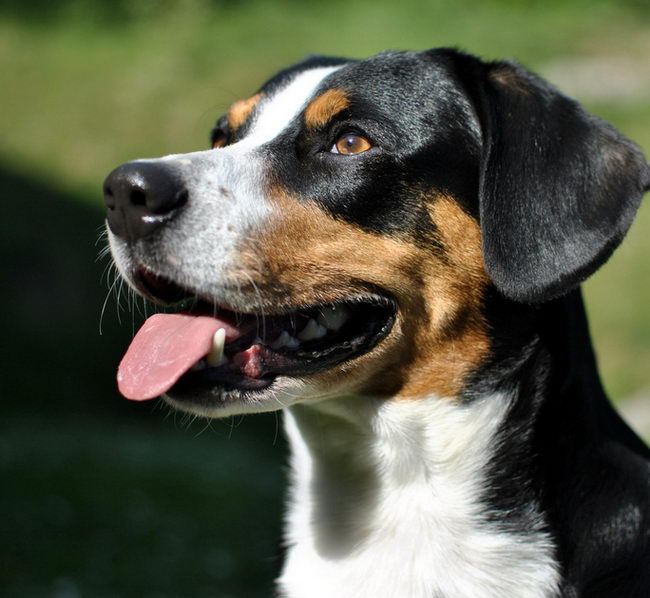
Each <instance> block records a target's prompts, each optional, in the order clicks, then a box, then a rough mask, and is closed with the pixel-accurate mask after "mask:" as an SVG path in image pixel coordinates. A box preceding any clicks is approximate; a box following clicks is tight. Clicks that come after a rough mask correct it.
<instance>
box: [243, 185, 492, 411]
mask: <svg viewBox="0 0 650 598" xmlns="http://www.w3.org/2000/svg"><path fill="white" fill-rule="evenodd" d="M273 198H274V199H273V203H274V204H275V205H274V208H275V209H274V212H275V213H276V214H277V215H278V216H277V217H276V218H275V219H274V220H273V221H272V222H271V223H270V226H269V228H268V229H267V232H266V233H265V234H264V235H263V236H262V238H259V239H258V240H257V242H256V243H255V246H250V247H247V248H243V251H242V258H243V260H244V263H243V265H244V266H245V267H246V268H247V270H248V271H256V274H257V276H256V277H257V278H258V279H257V280H256V282H258V284H259V286H260V287H261V288H262V289H263V292H265V293H273V294H275V295H276V298H277V301H278V302H279V303H282V302H284V304H288V305H291V304H293V305H297V304H298V305H299V304H305V303H306V304H309V303H314V302H319V301H326V302H329V301H334V300H336V299H340V298H344V297H349V295H350V294H351V293H354V292H355V291H356V292H363V291H364V290H365V289H364V286H363V284H362V283H361V282H360V281H362V282H365V283H369V284H374V285H377V286H379V287H381V288H384V289H386V290H388V291H389V292H390V293H392V294H393V296H394V297H395V298H396V299H397V301H398V303H399V305H400V311H399V317H398V320H397V322H396V324H395V326H394V328H393V330H392V332H391V333H390V335H389V336H388V337H387V338H386V339H385V340H384V341H383V342H382V343H381V344H380V345H379V346H378V347H377V348H375V349H374V350H373V351H371V352H369V353H368V354H366V355H364V356H362V357H360V358H358V359H357V360H355V361H354V362H351V363H349V364H343V365H342V366H340V367H338V368H334V369H333V370H331V371H328V372H324V373H321V374H318V375H315V376H313V377H311V380H312V382H314V383H316V384H317V385H318V386H319V387H320V388H323V389H324V390H325V391H327V392H328V393H330V392H331V393H337V392H361V393H367V394H372V395H378V396H386V397H389V396H390V397H394V398H397V399H414V398H419V397H423V396H427V395H431V394H434V393H435V394H437V395H438V396H443V397H455V396H457V395H458V393H459V392H460V390H461V389H462V387H463V384H464V382H465V380H466V378H467V376H468V374H469V373H470V372H471V371H472V370H473V369H474V368H476V366H477V365H478V364H479V363H480V362H481V361H482V359H484V357H485V356H486V354H487V352H488V350H489V343H488V338H487V333H486V325H485V322H484V320H483V317H482V315H481V298H482V291H483V288H484V286H485V284H486V280H487V278H486V276H485V273H484V270H483V267H482V259H481V250H480V233H479V232H478V226H477V225H476V223H475V222H474V220H473V219H472V218H471V217H469V216H467V215H465V214H464V213H463V212H462V211H461V210H460V209H459V208H458V207H457V206H456V203H455V202H454V201H453V200H451V199H447V198H437V199H436V200H435V201H434V202H433V204H432V208H431V215H432V218H433V219H434V220H435V221H436V223H437V225H438V229H439V231H440V234H441V237H442V242H443V243H444V245H445V246H446V247H448V248H449V250H448V255H447V256H446V259H443V258H441V257H439V256H436V254H435V253H434V252H432V251H430V250H429V249H428V248H426V247H418V246H417V245H416V244H414V243H412V242H407V241H404V240H400V239H395V238H390V237H384V236H381V235H374V234H371V233H366V232H364V231H362V230H360V229H358V228H357V227H355V226H353V225H351V224H347V223H345V222H340V221H337V220H334V219H333V218H332V217H330V216H329V215H327V214H326V213H324V212H323V211H322V210H321V209H319V208H318V207H316V206H315V205H313V204H306V203H301V202H299V201H298V200H296V199H295V198H292V197H290V196H289V195H288V194H286V193H283V192H282V191H278V190H275V191H274V193H273ZM247 255H248V256H249V258H250V264H247V263H246V256H247ZM260 260H261V262H262V263H260Z"/></svg>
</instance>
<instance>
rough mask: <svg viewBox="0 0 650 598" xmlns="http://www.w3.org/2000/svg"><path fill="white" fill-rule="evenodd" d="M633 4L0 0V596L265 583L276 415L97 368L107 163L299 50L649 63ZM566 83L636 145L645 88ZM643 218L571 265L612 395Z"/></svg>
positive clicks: (271, 539) (123, 325)
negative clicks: (443, 49)
mask: <svg viewBox="0 0 650 598" xmlns="http://www.w3.org/2000/svg"><path fill="white" fill-rule="evenodd" d="M30 6H31V7H32V8H34V7H36V11H33V12H29V11H27V12H25V11H26V10H27V9H26V7H30ZM644 6H645V5H644V3H643V2H635V1H634V0H628V1H626V2H618V3H613V2H608V1H605V0H590V1H587V0H577V1H573V2H570V1H560V0H546V1H545V2H538V1H530V2H515V1H514V0H487V1H482V2H479V1H478V0H461V1H457V2H451V1H448V0H433V1H426V2H425V1H424V0H421V1H413V0H409V1H404V2H400V3H399V4H398V5H397V4H395V3H393V2H389V0H359V1H355V2H354V3H351V2H344V1H343V0H332V1H331V2H328V3H326V4H325V3H321V2H312V3H305V2H298V1H297V0H296V1H290V0H284V1H269V2H262V1H261V0H239V1H237V2H219V1H217V0H177V1H172V0H140V1H138V2H129V1H127V0H119V1H118V0H115V1H113V2H109V1H108V0H105V1H103V0H92V1H91V0H88V1H86V2H82V1H81V0H79V1H77V0H69V1H67V2H64V1H56V2H54V1H51V0H48V1H44V0H33V1H32V2H30V3H26V2H21V1H19V0H0V89H2V110H0V131H1V133H2V134H1V135H0V188H2V189H3V199H5V201H4V202H3V217H2V218H1V219H0V254H2V255H3V256H5V262H4V263H3V268H2V269H0V287H1V288H2V289H3V303H2V309H0V318H1V320H2V321H1V324H2V330H3V335H4V339H5V341H6V342H5V343H4V344H3V346H2V349H1V350H2V352H3V354H2V356H1V358H2V363H3V399H4V402H3V419H2V420H1V421H0V472H1V474H2V478H3V480H9V481H10V482H9V483H6V484H5V487H4V488H3V493H2V494H1V495H0V507H1V508H2V509H3V510H4V512H5V513H6V514H9V515H10V516H6V517H4V518H3V521H2V523H0V587H2V594H3V596H7V597H8V598H18V597H20V598H37V597H39V598H40V597H42V596H54V597H55V598H77V597H80V596H92V597H95V598H105V597H106V598H108V597H111V598H130V597H131V596H133V597H136V596H137V597H145V598H163V597H171V598H176V597H179V598H186V597H187V598H193V597H195V596H196V597H199V598H229V597H230V596H248V597H251V598H256V597H258V596H260V597H261V596H268V595H270V580H271V578H272V571H273V563H272V556H273V554H274V550H275V548H274V547H275V545H276V541H277V538H278V535H279V527H280V502H281V494H282V491H281V486H282V473H283V472H282V469H283V462H284V447H283V444H282V441H281V440H278V439H277V438H276V431H277V429H276V424H277V422H276V420H275V419H274V418H273V417H272V416H271V417H259V418H250V419H248V420H246V421H245V423H244V424H242V425H241V426H238V427H236V428H235V429H234V430H233V431H232V434H231V431H230V428H229V427H228V425H229V424H228V423H224V422H217V423H215V424H213V428H214V429H208V430H206V431H205V432H204V433H201V434H198V432H200V431H201V427H200V426H199V427H198V428H187V427H186V426H183V425H177V424H176V422H175V421H174V419H173V418H166V417H165V415H164V413H163V412H160V411H153V413H152V410H151V408H150V407H149V406H148V405H133V404H127V403H126V402H124V401H121V400H120V399H119V398H118V397H117V394H116V391H115V388H114V367H115V364H116V363H117V361H118V360H119V357H120V354H121V352H122V351H123V349H124V347H125V346H126V344H127V342H128V339H129V338H130V336H131V333H132V329H133V327H135V326H137V323H138V321H139V318H140V316H137V315H136V316H133V319H132V316H131V315H130V314H124V313H122V314H121V315H120V317H119V318H118V313H117V312H116V310H115V307H114V305H113V304H112V303H111V302H110V301H109V305H108V310H107V313H106V316H105V318H104V334H103V335H102V336H99V334H98V322H99V318H100V313H101V311H102V304H103V303H104V299H105V296H106V288H105V286H100V283H99V281H100V279H101V275H102V270H103V269H104V267H105V264H103V263H96V262H95V256H96V254H97V251H98V247H97V246H96V244H95V243H96V238H97V230H98V227H99V226H100V225H101V221H102V212H101V197H100V188H101V181H102V180H103V178H104V176H105V175H106V173H107V172H108V171H109V170H110V169H111V168H113V167H114V166H115V165H117V164H119V163H122V162H124V161H126V160H130V159H132V158H136V157H142V156H156V155H161V154H165V153H171V152H182V151H191V150H194V149H200V148H203V147H205V145H206V142H207V133H208V131H209V129H210V127H211V125H212V123H213V122H214V120H215V119H216V117H217V116H218V115H219V114H221V113H222V112H223V111H224V110H225V108H226V107H227V106H228V105H229V104H230V103H231V102H233V101H234V100H236V99H238V98H240V97H243V96H247V95H249V94H250V93H251V92H253V91H254V90H255V89H256V88H257V87H258V85H259V84H260V83H261V82H262V81H263V80H264V79H266V78H267V77H268V76H269V75H270V74H271V73H272V72H273V71H274V70H276V69H278V68H280V67H282V66H285V65H286V64H288V63H290V62H292V61H295V60H296V59H298V58H300V57H302V56H304V55H305V54H307V53H310V52H317V53H324V54H337V55H341V54H343V55H351V56H360V57H361V56H366V55H370V54H373V53H375V52H377V51H380V50H382V49H385V48H397V49H422V48H428V47H433V46H438V45H453V46H458V47H461V48H464V49H467V50H469V51H472V52H474V53H477V54H480V55H483V56H485V57H488V58H497V57H501V56H511V57H515V58H517V59H519V60H521V61H522V62H524V63H526V64H528V65H530V66H531V67H533V68H534V69H536V70H538V71H540V72H541V73H542V74H544V73H545V72H547V70H548V72H551V70H552V69H551V68H550V66H549V65H552V64H558V63H559V64H563V63H564V61H565V60H566V59H568V58H570V59H571V60H577V61H580V60H581V59H599V57H611V56H616V57H618V58H619V59H620V60H621V61H623V62H624V63H627V64H629V65H639V64H642V63H647V62H648V53H649V48H648V44H647V42H645V40H646V39H647V38H648V32H649V31H650V11H648V9H647V8H644ZM565 83H566V85H568V86H569V87H570V86H571V83H572V81H571V78H570V77H569V79H568V81H567V82H565ZM603 85H608V81H606V80H605V81H603ZM573 93H575V94H576V95H577V96H578V98H579V99H581V100H583V101H585V102H586V103H587V104H588V106H589V107H590V108H591V109H592V110H593V111H594V112H596V113H597V114H599V115H601V116H603V117H605V118H607V119H609V120H611V121H612V122H613V123H614V124H616V125H617V126H618V127H619V128H621V130H623V131H624V132H625V133H626V134H628V135H629V136H630V137H632V138H633V139H635V140H637V141H638V142H639V143H640V144H641V145H642V146H643V147H644V148H645V150H646V152H648V153H650V102H648V97H646V96H642V97H626V99H625V101H621V102H618V101H612V100H608V101H606V102H604V101H603V100H602V98H598V97H592V96H589V94H586V95H584V96H581V95H580V94H581V91H580V89H577V90H575V91H573ZM649 230H650V208H648V206H647V205H646V206H645V207H644V208H642V210H641V212H640V214H639V218H638V219H637V221H636V223H635V224H634V226H633V228H632V231H631V233H630V235H629V237H628V239H627V240H626V242H625V243H624V244H623V246H622V247H621V249H620V250H619V251H618V252H617V253H616V254H615V256H614V257H613V258H612V260H611V261H610V262H609V263H608V264H607V265H606V266H605V267H604V268H603V269H602V270H601V271H600V272H599V273H597V274H596V275H595V276H594V277H593V278H592V279H591V280H590V281H589V282H588V283H587V285H586V296H587V302H588V305H589V308H590V311H591V316H592V320H591V321H592V327H593V329H594V333H595V338H596V345H597V349H598V353H599V355H600V361H601V367H602V370H603V373H604V379H605V383H606V386H607V387H608V388H609V390H610V391H611V394H612V395H613V396H614V397H615V398H617V399H618V398H624V397H627V396H630V395H633V394H640V393H644V392H648V390H649V389H650V378H649V377H648V371H647V364H648V363H650V301H649V298H650V276H649V274H650V272H648V266H647V264H648V260H647V256H648V255H649V252H650V235H648V232H647V231H649ZM197 434H198V436H197Z"/></svg>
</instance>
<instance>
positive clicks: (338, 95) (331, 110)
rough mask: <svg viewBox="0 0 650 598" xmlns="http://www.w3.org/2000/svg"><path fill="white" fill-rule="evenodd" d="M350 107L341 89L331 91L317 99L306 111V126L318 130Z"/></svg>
mask: <svg viewBox="0 0 650 598" xmlns="http://www.w3.org/2000/svg"><path fill="white" fill-rule="evenodd" d="M349 106H350V100H349V98H348V96H347V94H346V93H345V92H344V91H343V90H341V89H330V90H328V91H326V92H325V93H324V94H322V95H320V96H319V97H317V98H316V99H315V100H313V101H312V102H310V104H309V105H308V106H307V108H306V109H305V124H306V125H307V126H308V127H309V128H310V129H317V128H318V127H322V126H323V125H325V124H327V122H329V120H330V119H331V118H333V117H334V116H336V115H337V114H338V113H339V112H341V110H345V109H346V108H348V107H349Z"/></svg>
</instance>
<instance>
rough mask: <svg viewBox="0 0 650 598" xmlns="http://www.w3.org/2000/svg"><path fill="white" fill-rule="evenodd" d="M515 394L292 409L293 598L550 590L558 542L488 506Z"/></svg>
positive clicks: (287, 590)
mask: <svg viewBox="0 0 650 598" xmlns="http://www.w3.org/2000/svg"><path fill="white" fill-rule="evenodd" d="M507 408H508V399H507V397H505V396H492V397H485V398H484V399H483V400H480V401H477V402H474V403H472V404H469V405H459V404H454V403H451V402H450V401H448V400H440V399H437V398H429V399H423V400H419V401H411V402H400V403H398V402H395V401H385V402H382V401H373V400H367V399H363V398H358V397H350V398H344V399H329V400H326V401H322V402H320V403H318V404H317V405H297V406H295V407H292V408H291V409H290V410H289V411H290V413H288V414H287V433H288V436H289V439H290V443H291V446H292V471H293V483H292V494H291V507H290V512H289V516H288V522H287V542H288V544H289V545H290V548H289V552H288V558H287V562H286V566H285V570H284V572H283V574H282V576H281V578H280V580H279V582H278V583H279V589H280V595H281V596H283V597H286V598H332V597H336V598H506V597H508V598H509V597H515V596H516V597H517V598H550V597H552V596H556V595H557V584H558V579H559V576H558V570H557V563H556V562H555V560H554V558H553V546H552V544H551V540H550V538H549V537H548V536H547V535H546V534H545V533H544V532H543V531H541V529H542V522H541V521H540V522H539V525H538V526H537V528H536V529H531V530H529V531H526V532H522V533H516V532H512V531H505V530H503V529H500V528H499V526H498V525H497V524H495V523H492V522H489V521H487V519H486V517H485V514H484V512H483V507H482V505H481V503H480V498H479V497H480V496H481V490H482V489H483V488H484V484H485V477H484V476H485V473H484V472H485V469H486V466H487V464H488V463H489V461H490V457H491V454H492V448H493V447H492V443H493V440H494V437H495V434H496V431H497V428H498V426H499V424H500V422H501V421H502V420H503V418H504V415H505V413H506V410H507Z"/></svg>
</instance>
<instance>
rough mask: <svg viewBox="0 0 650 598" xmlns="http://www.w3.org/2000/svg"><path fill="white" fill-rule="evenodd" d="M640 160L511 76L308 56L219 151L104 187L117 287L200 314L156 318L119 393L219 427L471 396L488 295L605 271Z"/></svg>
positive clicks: (470, 64)
mask: <svg viewBox="0 0 650 598" xmlns="http://www.w3.org/2000/svg"><path fill="white" fill-rule="evenodd" d="M531 127H534V128H532V129H531ZM558 135H560V136H562V137H563V138H562V139H558V138H557V137H558ZM574 137H575V139H574ZM595 138H598V146H597V147H594V141H593V140H594V139H595ZM540 144H542V145H543V147H540ZM553 144H555V147H554V146H553ZM531 152H532V154H533V155H532V156H530V155H526V154H530V153H531ZM536 152H537V153H536ZM585 156H587V157H588V158H589V163H590V164H591V163H594V164H596V163H597V170H594V169H591V168H585V161H586V158H585ZM639 156H640V154H639V153H638V150H637V149H636V148H635V147H634V146H633V145H632V144H630V143H629V142H627V140H624V139H623V138H622V137H620V136H619V135H618V134H617V133H615V132H614V131H613V130H612V129H610V128H609V127H607V126H606V125H605V124H604V123H601V122H600V121H596V120H595V119H593V117H590V116H589V115H586V114H585V113H583V112H582V111H581V110H580V109H579V108H578V107H577V106H576V105H575V104H574V103H573V102H572V101H570V100H568V99H567V98H564V97H563V96H560V95H559V94H557V92H555V91H554V90H552V89H551V88H550V87H549V86H547V85H546V84H544V83H543V82H541V81H540V80H538V79H537V78H535V77H533V76H531V75H529V74H528V73H527V72H525V71H523V69H520V68H519V67H516V66H513V65H510V64H507V63H495V64H490V65H486V64H484V63H482V62H480V61H478V60H477V59H474V58H472V57H469V56H466V55H462V54H459V53H456V52H453V51H446V50H442V51H432V52H425V53H386V54H382V55H378V56H376V57H373V58H371V59H368V60H365V61H346V60H341V59H324V58H312V59H308V60H306V61H303V62H302V63H299V64H298V65H296V66H295V67H292V68H290V69H287V70H285V71H283V72H281V73H280V74H278V75H277V76H276V77H274V78H273V79H271V80H270V81H269V82H267V83H266V84H265V85H264V86H263V87H262V88H261V89H260V91H259V92H258V93H256V94H255V95H253V96H252V97H250V98H248V99H245V100H242V101H240V102H237V103H236V104H234V105H233V106H232V107H231V108H230V110H229V111H228V113H227V114H226V115H225V116H224V117H222V118H221V119H220V120H219V121H218V122H217V126H216V127H215V129H214V131H213V149H211V150H207V151H200V152H195V153H190V154H183V155H172V156H167V157H164V158H160V159H156V160H144V161H137V162H132V163H129V164H126V165H123V166H122V167H120V168H118V169H116V170H115V171H114V172H113V173H111V175H109V177H108V179H107V180H106V183H105V194H106V199H107V205H108V207H109V211H108V225H109V239H110V244H111V249H112V251H113V256H114V259H115V261H116V263H117V266H118V268H119V270H120V272H121V274H122V275H123V276H124V277H125V278H126V280H127V281H128V282H129V283H130V284H131V285H132V286H133V287H134V288H135V289H136V290H137V291H138V292H140V293H142V294H144V295H145V296H147V297H149V298H151V299H153V300H155V301H159V302H162V303H170V304H177V307H178V311H180V312H183V313H185V314H188V315H186V316H179V315H160V316H155V317H154V319H152V320H150V321H149V322H147V323H146V324H145V326H144V327H143V330H142V331H141V332H140V333H139V334H138V336H137V337H136V339H135V341H134V344H133V345H132V347H131V349H130V351H129V353H127V356H126V357H125V360H124V361H123V363H122V367H121V372H120V376H121V379H120V387H121V389H122V391H123V392H124V394H125V395H126V396H128V397H129V398H134V399H144V398H151V396H155V395H158V394H161V393H164V394H165V397H166V399H167V400H168V401H170V402H171V403H172V404H174V405H176V406H179V407H181V408H184V409H187V410H190V411H194V412H198V413H202V414H207V415H215V416H219V415H227V414H232V413H241V412H246V411H264V410H270V409H277V408H280V407H283V406H287V405H290V404H293V403H294V402H296V401H304V400H314V399H316V398H319V399H320V398H323V397H327V396H336V395H342V394H366V395H373V396H391V397H394V398H396V399H398V400H399V399H413V398H417V397H421V396H429V395H432V394H435V395H437V396H444V397H457V396H459V395H460V394H461V393H462V391H463V390H464V389H465V388H466V386H467V384H468V381H469V380H470V379H471V378H472V376H474V375H475V374H476V373H477V372H478V371H479V370H480V369H481V368H482V367H483V366H484V365H485V364H486V363H487V362H488V361H489V356H490V350H491V345H492V337H493V335H494V331H493V330H491V326H490V322H489V318H487V317H486V312H485V301H486V295H487V294H488V292H490V293H492V291H493V290H494V289H495V288H496V292H497V294H499V295H500V296H507V297H510V298H512V299H514V300H517V301H521V300H526V301H543V300H546V299H548V298H549V297H551V296H555V295H558V294H561V293H563V292H566V291H567V290H569V289H570V288H572V287H574V286H575V285H576V284H578V283H579V282H580V280H581V279H583V278H584V277H586V276H587V275H588V274H590V273H591V271H593V270H594V269H595V268H596V267H597V266H598V265H599V264H600V263H602V261H604V260H605V259H606V258H607V256H608V255H609V253H611V251H612V250H613V248H614V246H615V245H616V244H617V243H618V241H619V240H620V238H621V237H622V235H623V234H624V232H625V230H626V228H627V226H628V225H629V222H630V220H631V217H632V214H633V212H634V209H635V208H636V205H637V203H638V199H639V197H640V195H641V192H642V188H643V187H644V186H645V185H647V177H648V173H647V165H646V164H645V160H643V158H642V157H639ZM533 162H534V163H533ZM540 164H541V166H540ZM578 164H579V165H580V166H577V165H578ZM578 167H579V168H581V171H584V172H579V173H577V174H576V173H572V174H571V177H566V176H565V175H566V172H567V171H568V170H571V169H572V168H578ZM630 174H632V175H634V180H631V177H630ZM565 178H570V179H571V180H566V181H565V180H562V179H565ZM577 179H579V180H577ZM587 179H589V182H588V183H586V182H585V181H586V180H587ZM602 188H605V191H602ZM549 212H550V213H549ZM540 219H541V221H540ZM554 228H555V229H557V230H553V229H554ZM567 231H569V233H570V234H567ZM221 330H223V332H220V331H221ZM222 346H223V349H222ZM206 356H207V357H206ZM170 364H171V365H170Z"/></svg>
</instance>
